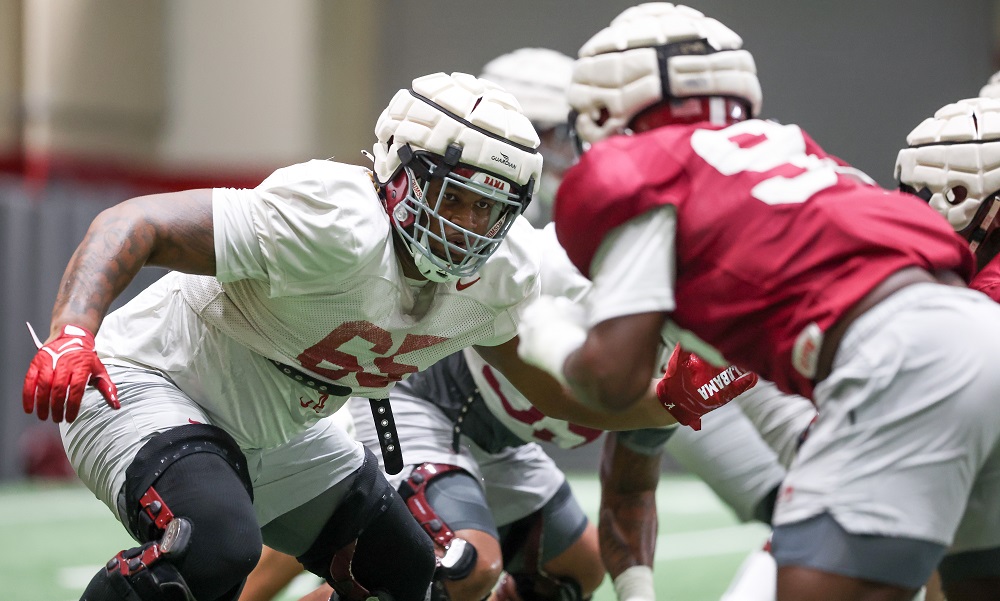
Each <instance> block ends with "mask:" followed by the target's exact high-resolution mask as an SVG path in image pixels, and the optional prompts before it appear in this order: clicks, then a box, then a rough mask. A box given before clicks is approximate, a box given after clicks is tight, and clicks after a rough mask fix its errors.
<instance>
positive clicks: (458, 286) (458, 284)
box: [455, 278, 480, 292]
mask: <svg viewBox="0 0 1000 601" xmlns="http://www.w3.org/2000/svg"><path fill="white" fill-rule="evenodd" d="M479 280H480V278H476V279H474V280H472V281H471V282H468V283H465V284H463V283H462V280H459V281H457V282H455V290H458V291H459V292H461V291H462V290H465V289H466V288H468V287H469V286H471V285H473V284H475V283H476V282H478V281H479Z"/></svg>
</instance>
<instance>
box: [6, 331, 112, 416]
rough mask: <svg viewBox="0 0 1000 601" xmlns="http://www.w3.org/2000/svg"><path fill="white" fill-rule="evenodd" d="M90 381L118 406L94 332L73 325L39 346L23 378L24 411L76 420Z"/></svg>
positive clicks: (109, 400)
mask: <svg viewBox="0 0 1000 601" xmlns="http://www.w3.org/2000/svg"><path fill="white" fill-rule="evenodd" d="M87 384H93V385H94V387H95V388H97V390H98V391H99V392H100V393H101V396H103V397H104V401H105V402H106V403H107V404H108V405H109V406H110V407H111V408H112V409H118V408H120V407H121V404H120V403H119V402H118V389H117V388H116V387H115V385H114V382H112V381H111V377H110V376H108V371H107V370H106V369H105V368H104V365H103V364H102V363H101V360H100V359H98V358H97V352H96V351H95V350H94V335H93V334H91V333H90V332H88V331H87V330H85V329H83V328H81V327H79V326H74V325H66V326H63V329H62V332H60V333H59V336H57V337H56V338H55V339H53V340H52V341H51V342H49V343H48V344H45V345H43V346H42V347H41V348H39V349H38V353H37V354H36V355H35V358H34V359H32V360H31V365H29V366H28V375H26V376H25V378H24V388H23V389H22V390H21V401H22V403H23V404H24V412H25V413H32V412H36V413H37V414H38V419H41V420H44V419H48V417H49V413H51V414H52V421H54V422H57V423H58V422H61V421H62V420H63V417H65V418H66V421H67V422H71V421H73V420H74V419H76V415H77V413H79V412H80V401H81V400H82V399H83V391H84V389H85V388H86V387H87Z"/></svg>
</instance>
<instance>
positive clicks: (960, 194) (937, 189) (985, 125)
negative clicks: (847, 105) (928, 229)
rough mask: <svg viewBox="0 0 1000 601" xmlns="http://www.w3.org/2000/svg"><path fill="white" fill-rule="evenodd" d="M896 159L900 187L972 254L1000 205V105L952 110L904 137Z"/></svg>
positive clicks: (963, 103)
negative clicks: (995, 198) (958, 236)
mask: <svg viewBox="0 0 1000 601" xmlns="http://www.w3.org/2000/svg"><path fill="white" fill-rule="evenodd" d="M906 143H907V144H908V145H909V148H904V149H902V150H900V151H899V155H898V156H897V157H896V169H895V175H896V179H897V180H898V181H899V183H900V187H901V188H903V189H904V190H907V191H910V192H913V193H915V194H917V195H918V196H920V197H921V198H923V199H924V200H926V201H928V203H929V204H930V206H931V207H932V208H934V209H935V210H936V211H937V212H939V213H941V214H942V215H944V217H945V218H946V219H947V220H948V222H949V223H950V224H951V225H952V227H954V228H955V230H956V231H958V232H959V233H961V234H963V235H964V236H965V237H966V238H968V239H969V240H970V242H972V243H973V244H972V247H973V250H975V247H976V246H978V244H979V242H981V241H982V238H983V237H984V236H985V234H986V233H987V231H988V230H989V229H991V226H992V225H993V223H992V222H993V221H994V217H995V216H996V212H997V209H998V208H1000V203H996V202H992V203H986V204H984V202H983V201H984V200H986V199H988V198H991V197H993V196H994V195H995V194H996V193H997V192H998V191H1000V100H997V99H993V98H970V99H966V100H960V101H958V102H956V103H953V104H948V105H946V106H944V107H942V108H941V109H939V110H938V111H937V112H936V113H934V116H933V117H930V118H928V119H925V120H924V121H923V122H922V123H920V125H918V126H917V127H916V128H914V129H913V131H912V132H910V134H909V135H908V136H906Z"/></svg>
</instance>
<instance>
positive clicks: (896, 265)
mask: <svg viewBox="0 0 1000 601" xmlns="http://www.w3.org/2000/svg"><path fill="white" fill-rule="evenodd" d="M856 173H857V172H856V171H854V170H852V169H850V168H849V167H846V166H845V165H844V164H843V163H842V162H841V161H838V160H836V159H834V158H833V157H831V156H829V155H827V154H826V153H825V152H824V151H823V150H822V149H821V148H820V147H819V146H818V145H817V144H816V143H815V142H813V141H812V139H811V138H809V136H808V135H806V134H805V132H803V131H802V130H801V129H799V128H798V127H797V126H795V125H780V124H778V123H774V122H770V121H762V120H750V121H746V122H742V123H738V124H736V125H731V126H728V127H713V126H711V125H706V124H701V125H690V126H689V125H681V126H670V127H663V128H659V129H656V130H653V131H650V132H647V133H644V134H640V135H635V136H615V137H613V138H610V139H608V140H606V141H604V142H601V143H598V144H595V145H594V146H593V147H591V149H590V150H589V151H587V153H586V154H584V156H583V157H582V159H581V160H580V162H579V163H578V164H577V165H576V166H574V167H573V168H572V169H570V170H569V171H568V172H567V173H566V176H565V178H564V180H563V183H562V186H561V187H560V189H559V193H558V198H557V200H556V205H555V221H556V231H557V234H558V237H559V242H560V243H561V244H562V245H563V247H565V249H566V251H567V253H568V254H569V257H570V259H571V260H572V261H573V263H574V264H575V265H576V266H577V268H578V269H580V271H581V272H583V273H584V274H586V275H592V274H590V267H591V262H592V260H593V258H594V255H595V253H596V252H597V249H598V247H599V246H600V244H601V241H602V240H603V239H604V238H605V236H606V235H607V234H608V233H609V231H610V230H612V229H614V228H615V227H617V226H619V225H621V224H623V223H625V222H626V221H628V220H630V219H632V218H633V217H636V216H638V215H640V214H642V213H644V212H646V211H649V210H651V209H653V208H656V207H661V206H664V205H673V206H674V207H675V208H676V211H677V232H676V243H675V249H673V252H674V253H675V254H676V265H677V276H676V282H675V284H674V285H675V301H676V310H675V311H674V312H673V313H672V319H673V320H674V321H675V322H677V324H678V325H679V326H681V327H683V328H686V329H688V330H691V331H692V332H694V333H695V334H697V335H698V336H699V337H701V338H702V339H703V340H705V341H706V342H708V343H710V344H712V345H714V346H715V347H716V348H718V349H719V350H720V351H721V352H722V353H723V354H724V355H725V356H726V358H727V359H728V360H730V361H733V362H735V363H737V364H740V365H742V366H744V367H746V368H749V369H752V370H754V371H756V372H757V373H759V374H760V375H761V376H763V377H764V378H767V379H769V380H772V381H774V382H775V383H776V384H777V385H778V386H779V387H780V388H781V389H782V390H784V391H786V392H790V393H796V394H800V395H803V396H806V397H810V398H811V395H812V387H813V383H812V380H811V377H809V369H810V368H809V366H810V365H812V366H813V367H812V369H814V368H815V356H816V353H817V352H818V341H817V339H816V337H815V336H806V334H807V333H809V332H822V331H826V330H827V329H828V328H829V327H830V326H832V325H833V324H834V323H835V322H836V321H837V319H838V318H839V317H840V316H841V315H843V314H844V312H845V311H847V310H848V309H849V308H850V307H851V306H852V305H854V304H855V303H857V302H858V301H859V300H860V299H861V298H862V297H863V296H864V295H865V294H866V293H868V292H869V291H870V290H871V289H872V288H873V287H875V286H876V285H877V284H878V283H879V282H881V281H882V280H884V279H885V278H886V277H887V276H888V275H890V274H892V273H893V272H896V271H898V270H900V269H902V268H904V267H909V266H918V267H922V268H925V269H927V270H929V271H937V270H951V271H954V272H956V273H958V274H959V275H960V276H962V277H963V278H965V279H966V281H968V279H969V278H970V277H971V275H972V273H973V270H974V268H975V262H974V260H973V257H972V253H971V252H970V251H969V249H968V246H967V244H966V242H965V241H964V240H962V239H961V238H960V237H959V236H958V235H957V234H955V232H954V231H953V230H952V229H951V226H949V225H948V223H947V222H946V221H945V220H944V219H942V218H941V216H940V215H938V214H937V213H936V212H935V211H934V210H933V209H931V208H930V207H928V206H927V205H926V204H925V203H924V202H922V201H921V200H920V199H918V198H916V197H913V196H911V195H907V194H903V193H900V192H892V191H887V190H884V189H882V188H879V187H876V186H874V185H870V184H867V183H864V182H863V181H862V180H861V179H860V178H858V177H857V176H856ZM626 243H627V242H626ZM658 251H659V250H658V249H649V248H636V249H635V252H636V253H645V252H658ZM659 252H662V251H659ZM797 341H798V343H797ZM796 365H797V366H799V369H796V367H795V366H796Z"/></svg>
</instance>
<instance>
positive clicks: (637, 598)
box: [614, 566, 656, 601]
mask: <svg viewBox="0 0 1000 601" xmlns="http://www.w3.org/2000/svg"><path fill="white" fill-rule="evenodd" d="M614 586H615V595H617V596H618V601H656V589H655V588H654V587H653V569H652V568H650V567H649V566H632V567H631V568H629V569H627V570H625V571H624V572H622V573H621V574H618V577H617V578H615V579H614Z"/></svg>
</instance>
